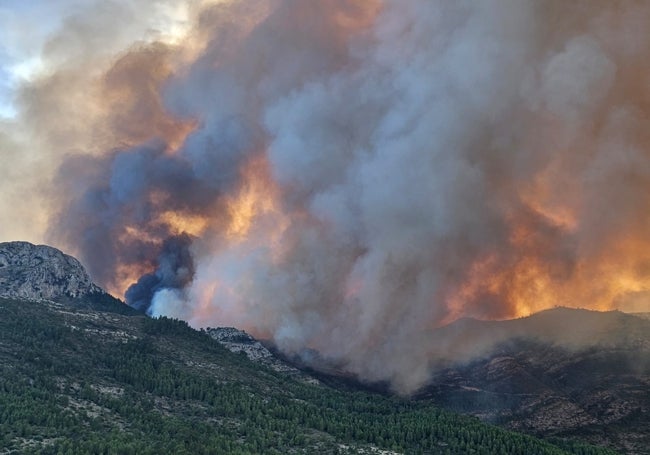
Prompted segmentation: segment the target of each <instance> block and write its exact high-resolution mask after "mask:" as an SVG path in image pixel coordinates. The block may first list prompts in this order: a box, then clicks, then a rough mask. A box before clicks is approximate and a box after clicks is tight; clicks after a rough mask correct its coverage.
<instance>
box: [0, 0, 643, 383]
mask: <svg viewBox="0 0 650 455" xmlns="http://www.w3.org/2000/svg"><path fill="white" fill-rule="evenodd" d="M36 23H38V24H41V23H42V24H43V26H42V27H41V26H39V27H36V29H37V30H35V27H34V24H36ZM648 23H650V3H648V2H645V1H641V0H640V1H633V0H627V1H623V0H621V1H614V0H582V1H581V0H577V1H573V2H566V1H563V0H562V1H560V0H534V1H532V0H531V1H526V0H485V1H481V2H475V1H467V2H465V1H457V2H448V1H442V0H441V1H421V0H314V1H301V0H239V1H237V0H230V1H208V0H205V1H200V0H195V1H189V0H188V1H185V2H182V1H171V0H158V1H149V0H147V1H144V0H112V1H90V0H87V1H81V0H79V1H74V0H58V1H34V2H18V1H15V2H13V1H6V0H5V1H4V2H0V46H1V47H0V62H1V63H2V67H1V69H0V115H1V116H2V117H1V118H2V120H0V153H1V154H2V163H3V164H2V167H1V168H0V213H2V215H3V216H2V219H3V222H2V224H1V225H0V240H10V239H12V240H15V239H25V240H31V241H35V242H47V243H50V244H53V245H55V246H58V247H60V248H62V249H64V250H66V251H69V252H71V253H73V254H75V255H77V256H78V257H79V258H80V259H81V260H82V262H84V264H86V266H87V267H88V269H89V271H90V273H91V275H92V276H93V277H94V279H95V280H96V281H97V282H98V283H99V284H101V285H103V286H105V287H106V288H107V289H109V290H111V291H112V292H114V293H116V294H118V295H121V296H124V297H125V298H126V300H127V301H128V302H129V303H130V304H132V305H134V306H137V307H140V308H143V309H147V311H148V312H149V313H150V314H154V315H160V314H165V315H171V316H175V317H180V318H183V319H186V320H188V321H190V322H191V323H192V324H193V325H195V326H208V325H212V326H215V325H235V326H239V327H242V328H246V329H248V330H250V331H252V332H253V333H254V334H256V335H258V336H264V337H268V338H271V339H273V340H274V341H275V343H276V344H277V345H278V346H279V347H280V348H281V349H283V350H285V351H286V352H289V353H300V352H302V351H304V350H305V349H316V350H317V351H319V352H320V353H321V355H323V356H324V357H327V358H330V359H332V360H334V361H336V362H339V363H340V364H342V365H344V366H345V368H347V369H349V370H350V371H352V372H354V373H356V374H359V375H360V376H361V377H362V378H365V379H373V380H388V381H391V382H392V383H393V385H394V387H395V388H396V389H398V390H401V391H410V390H413V389H414V388H415V387H417V386H419V385H420V384H421V383H422V382H423V381H425V380H426V376H427V372H428V370H429V368H430V364H431V352H432V349H433V347H432V346H431V343H432V342H431V337H430V334H431V331H432V330H433V329H435V328H436V327H439V326H441V325H444V324H446V323H448V322H451V321H453V320H455V319H457V318H459V317H463V316H470V317H477V318H487V319H491V318H492V319H500V318H508V317H516V316H521V315H527V314H529V313H531V312H535V311H538V310H541V309H544V308H549V307H553V306H555V305H565V306H572V307H585V308H593V309H612V308H621V309H624V310H629V311H648V310H650V304H649V302H650V301H649V300H648V297H649V296H650V293H649V291H650V236H649V235H648V232H650V123H649V118H650V117H649V116H650V34H649V33H647V30H646V28H647V24H648Z"/></svg>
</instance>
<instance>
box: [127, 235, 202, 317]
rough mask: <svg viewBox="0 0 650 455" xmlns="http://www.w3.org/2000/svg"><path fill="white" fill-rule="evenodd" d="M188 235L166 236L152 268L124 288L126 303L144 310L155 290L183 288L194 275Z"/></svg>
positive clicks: (190, 243)
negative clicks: (150, 271) (135, 281)
mask: <svg viewBox="0 0 650 455" xmlns="http://www.w3.org/2000/svg"><path fill="white" fill-rule="evenodd" d="M191 245H192V239H191V237H190V236H189V235H187V234H180V235H176V236H173V237H167V238H166V239H165V240H164V241H163V243H162V246H161V251H160V254H159V255H158V257H157V258H156V264H155V267H156V271H155V272H153V273H148V274H146V275H142V276H141V277H140V278H139V279H138V281H137V283H134V284H132V285H131V286H129V288H128V289H127V290H126V293H125V295H124V296H125V297H126V303H127V304H129V305H131V306H132V307H134V308H137V309H139V310H147V309H149V307H150V306H151V302H152V300H153V298H154V296H155V295H156V293H157V292H160V291H162V290H167V291H169V290H179V289H183V288H185V286H187V285H188V284H190V283H191V282H192V279H193V278H194V259H193V258H192V254H191V252H190V247H191Z"/></svg>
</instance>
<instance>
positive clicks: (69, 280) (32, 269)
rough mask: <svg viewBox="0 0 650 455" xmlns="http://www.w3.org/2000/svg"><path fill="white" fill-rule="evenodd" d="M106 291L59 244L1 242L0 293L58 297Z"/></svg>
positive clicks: (1, 295) (43, 297)
mask: <svg viewBox="0 0 650 455" xmlns="http://www.w3.org/2000/svg"><path fill="white" fill-rule="evenodd" d="M103 292H104V291H103V290H102V289H101V288H100V287H99V286H97V285H96V284H94V283H93V282H92V280H91V279H90V276H88V273H87V272H86V270H85V269H84V268H83V266H82V265H81V263H80V262H79V261H78V260H76V259H75V258H73V257H71V256H68V255H67V254H64V253H62V252H61V251H59V250H57V249H56V248H52V247H50V246H45V245H33V244H31V243H28V242H5V243H0V297H7V298H23V299H32V300H33V299H55V298H58V297H83V296H85V295H89V294H95V293H103Z"/></svg>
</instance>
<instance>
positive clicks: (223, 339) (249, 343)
mask: <svg viewBox="0 0 650 455" xmlns="http://www.w3.org/2000/svg"><path fill="white" fill-rule="evenodd" d="M206 332H207V333H208V335H210V336H211V337H212V338H214V339H215V340H217V341H218V342H219V343H221V344H222V345H223V346H224V347H225V348H226V349H228V350H229V351H231V352H243V353H244V354H246V356H247V357H248V358H249V359H250V360H252V361H253V362H258V363H261V364H263V365H266V366H267V367H269V368H271V369H272V370H275V371H278V372H281V373H284V374H287V375H288V376H291V377H293V378H294V379H297V380H298V381H302V382H305V383H309V384H320V381H319V380H318V379H316V378H314V377H313V376H311V375H309V374H307V373H305V372H303V371H301V370H300V369H298V368H296V367H294V366H292V365H290V364H289V363H287V362H285V361H284V360H282V359H280V358H278V357H276V356H275V355H274V354H273V353H272V352H271V351H270V350H268V349H267V348H266V346H264V345H263V344H262V343H260V342H259V341H258V340H256V339H255V338H253V337H252V336H250V335H249V334H248V333H246V332H244V331H243V330H239V329H236V328H234V327H208V328H207V330H206Z"/></svg>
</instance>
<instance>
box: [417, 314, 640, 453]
mask: <svg viewBox="0 0 650 455" xmlns="http://www.w3.org/2000/svg"><path fill="white" fill-rule="evenodd" d="M436 336H437V337H439V339H441V340H445V342H446V343H449V344H450V345H451V346H453V349H451V348H450V349H449V350H447V351H446V353H445V355H446V356H447V357H445V358H443V357H442V356H441V364H440V365H441V366H440V367H439V368H438V369H437V370H436V373H435V374H434V375H433V377H432V379H431V381H430V384H429V385H428V386H427V387H425V388H424V389H423V390H421V392H420V394H419V397H420V398H426V399H432V400H434V401H435V402H437V403H439V404H441V405H444V406H445V407H447V408H450V409H453V410H456V411H460V412H466V413H470V414H473V415H475V416H478V417H480V418H482V419H484V420H486V421H489V422H494V423H499V424H501V425H504V426H505V427H507V428H510V429H516V430H519V431H526V432H529V433H532V434H535V435H539V436H544V437H549V436H563V437H567V436H569V437H577V438H581V439H585V440H589V441H591V442H593V443H597V444H606V445H609V446H611V447H616V448H618V449H620V450H623V451H625V452H627V453H638V454H647V453H650V320H647V319H643V318H639V317H636V316H633V315H628V314H625V313H621V312H617V311H612V312H594V311H587V310H574V309H567V308H557V309H554V310H548V311H544V312H541V313H538V314H536V315H533V316H530V317H528V318H522V319H517V320H511V321H476V320H461V321H457V322H456V323H454V324H451V325H450V326H447V327H444V328H442V329H439V331H438V333H437V335H436ZM454 358H456V359H464V361H459V360H456V361H454V360H453V359H454Z"/></svg>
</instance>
